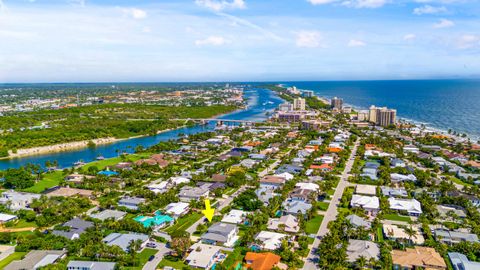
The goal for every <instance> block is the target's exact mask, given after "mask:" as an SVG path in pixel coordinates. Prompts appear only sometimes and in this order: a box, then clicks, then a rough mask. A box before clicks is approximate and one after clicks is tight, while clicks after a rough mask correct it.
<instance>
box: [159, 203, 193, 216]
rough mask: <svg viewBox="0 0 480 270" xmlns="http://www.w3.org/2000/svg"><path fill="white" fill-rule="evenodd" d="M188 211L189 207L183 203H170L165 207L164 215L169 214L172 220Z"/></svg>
mask: <svg viewBox="0 0 480 270" xmlns="http://www.w3.org/2000/svg"><path fill="white" fill-rule="evenodd" d="M188 211H190V205H189V204H188V203H185V202H175V203H170V204H168V205H167V206H165V213H167V214H169V215H170V216H172V217H174V218H179V217H181V216H183V215H185V214H187V213H188Z"/></svg>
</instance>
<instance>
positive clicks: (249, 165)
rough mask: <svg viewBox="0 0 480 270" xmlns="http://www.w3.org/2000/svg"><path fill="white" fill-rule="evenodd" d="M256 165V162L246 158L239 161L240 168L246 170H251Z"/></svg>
mask: <svg viewBox="0 0 480 270" xmlns="http://www.w3.org/2000/svg"><path fill="white" fill-rule="evenodd" d="M257 163H258V162H257V161H255V160H253V159H250V158H246V159H244V160H242V161H240V166H242V167H245V168H247V169H251V168H253V167H255V165H257Z"/></svg>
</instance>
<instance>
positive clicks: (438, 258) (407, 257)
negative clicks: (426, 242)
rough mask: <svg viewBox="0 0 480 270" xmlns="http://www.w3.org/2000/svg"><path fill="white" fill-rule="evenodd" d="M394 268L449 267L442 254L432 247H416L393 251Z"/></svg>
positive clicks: (396, 269)
mask: <svg viewBox="0 0 480 270" xmlns="http://www.w3.org/2000/svg"><path fill="white" fill-rule="evenodd" d="M392 260H393V269H394V270H400V269H402V270H403V269H430V270H432V269H447V265H446V263H445V261H444V260H443V257H442V255H440V254H439V253H438V252H436V251H435V249H434V248H430V247H418V246H416V247H414V248H406V249H405V251H403V250H393V251H392Z"/></svg>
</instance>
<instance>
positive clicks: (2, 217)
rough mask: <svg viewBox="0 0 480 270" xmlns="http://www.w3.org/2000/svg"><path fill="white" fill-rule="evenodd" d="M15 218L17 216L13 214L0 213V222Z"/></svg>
mask: <svg viewBox="0 0 480 270" xmlns="http://www.w3.org/2000/svg"><path fill="white" fill-rule="evenodd" d="M16 219H17V216H15V215H9V214H5V213H0V224H2V223H5V222H9V221H13V220H16Z"/></svg>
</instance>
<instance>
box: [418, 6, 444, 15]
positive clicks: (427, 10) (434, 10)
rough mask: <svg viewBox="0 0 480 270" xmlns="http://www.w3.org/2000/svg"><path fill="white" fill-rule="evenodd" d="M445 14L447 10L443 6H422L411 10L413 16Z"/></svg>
mask: <svg viewBox="0 0 480 270" xmlns="http://www.w3.org/2000/svg"><path fill="white" fill-rule="evenodd" d="M446 12H447V8H446V7H444V6H440V7H434V6H430V5H424V6H421V7H417V8H415V9H413V14H415V15H423V14H438V13H446Z"/></svg>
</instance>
